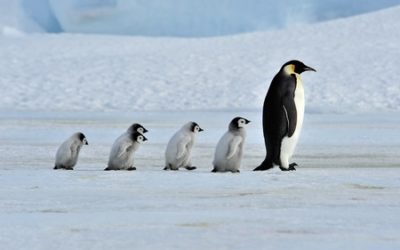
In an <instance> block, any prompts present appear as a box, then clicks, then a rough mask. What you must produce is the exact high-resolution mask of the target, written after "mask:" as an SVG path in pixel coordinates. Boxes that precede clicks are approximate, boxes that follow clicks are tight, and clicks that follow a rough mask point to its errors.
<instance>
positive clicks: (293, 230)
mask: <svg viewBox="0 0 400 250" xmlns="http://www.w3.org/2000/svg"><path fill="white" fill-rule="evenodd" d="M236 115H241V116H244V117H246V118H248V119H250V120H251V121H252V122H251V123H250V124H249V125H248V126H247V132H248V137H247V140H246V144H245V153H244V160H243V165H242V167H241V173H239V174H232V173H217V174H215V173H211V172H210V171H211V168H212V167H211V162H212V156H213V151H214V149H215V145H216V143H217V141H218V139H219V137H220V136H222V134H223V133H224V132H225V131H226V129H227V126H228V122H229V121H230V119H231V118H233V117H234V116H236ZM1 117H2V119H1V120H0V221H1V227H0V245H1V246H2V248H4V249H8V250H13V249H26V248H29V249H55V248H56V249H294V248H295V249H307V250H309V249H350V250H356V249H363V250H365V249H371V250H372V249H398V248H399V247H400V234H399V232H400V217H399V211H400V168H399V166H400V160H399V158H398V155H399V154H400V137H399V133H398V131H399V129H400V121H399V120H400V116H399V115H398V114H376V115H371V114H368V115H320V114H318V115H315V114H312V115H307V116H306V117H305V124H304V127H303V133H302V137H301V139H300V144H299V147H298V149H299V150H298V151H297V153H296V155H295V157H294V159H293V160H294V161H296V162H297V163H298V164H299V167H298V170H297V171H296V172H290V173H288V172H281V171H280V170H279V169H273V170H271V171H268V172H252V171H251V170H252V168H254V167H255V166H256V165H257V164H259V163H260V162H261V160H262V159H263V156H264V153H265V152H264V146H263V144H262V136H261V135H260V133H261V131H262V130H261V121H260V117H261V114H260V113H259V112H248V111H246V112H244V111H243V112H241V111H230V112H188V111H186V112H132V113H114V112H113V113H106V114H105V113H90V114H88V113H87V112H67V113H63V112H56V113H45V112H5V113H4V112H3V113H1ZM188 120H195V121H197V122H198V123H199V124H200V125H201V126H202V127H203V128H204V129H205V131H204V132H201V133H199V134H198V136H197V140H196V143H195V145H194V148H193V163H194V164H195V165H196V166H197V167H198V169H197V170H194V171H191V172H189V171H186V170H180V171H177V172H175V171H163V170H162V168H163V167H164V165H163V164H164V158H163V153H164V150H165V147H166V145H167V142H168V139H169V138H170V136H172V135H173V133H174V132H175V131H176V130H177V129H179V128H180V126H181V125H182V124H183V123H185V122H186V121H188ZM132 122H140V123H141V124H143V125H144V126H145V127H146V128H147V129H149V132H148V133H147V134H146V137H147V138H149V141H147V142H146V143H144V144H143V145H141V147H140V148H139V150H138V151H137V152H136V154H135V155H136V161H135V162H136V167H137V171H133V172H127V171H122V172H121V171H120V172H108V171H107V172H105V171H102V169H104V168H105V166H106V163H107V157H108V154H109V151H110V148H111V145H112V143H113V141H114V140H115V138H116V137H117V136H118V135H119V134H121V133H123V132H124V131H125V130H126V128H127V127H128V126H129V125H130V124H131V123H132ZM76 131H82V132H84V133H85V135H86V136H87V138H88V140H89V145H88V146H85V147H83V148H82V151H81V155H80V159H79V161H78V164H77V166H76V168H75V170H74V171H63V170H62V171H58V170H57V171H56V170H52V167H53V166H54V165H53V164H54V156H55V153H56V150H57V147H58V146H59V144H60V143H61V142H62V141H63V140H64V139H65V138H67V137H68V136H70V135H71V134H72V133H73V132H76Z"/></svg>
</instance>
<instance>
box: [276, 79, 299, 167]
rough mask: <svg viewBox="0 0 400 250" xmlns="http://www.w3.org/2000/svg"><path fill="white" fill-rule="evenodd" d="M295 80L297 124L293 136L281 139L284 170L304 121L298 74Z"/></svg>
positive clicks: (287, 165) (281, 156)
mask: <svg viewBox="0 0 400 250" xmlns="http://www.w3.org/2000/svg"><path fill="white" fill-rule="evenodd" d="M296 78H297V79H296V82H297V85H296V90H295V93H294V103H295V105H296V111H297V123H296V129H295V131H294V133H293V135H292V136H291V137H288V136H285V137H284V138H283V139H282V144H281V154H280V158H281V164H282V167H284V168H289V159H290V158H291V157H292V155H293V153H294V150H295V148H296V145H297V141H298V140H299V136H300V132H301V128H302V126H303V119H304V105H305V101H304V87H303V83H302V82H301V78H300V76H299V75H298V74H296Z"/></svg>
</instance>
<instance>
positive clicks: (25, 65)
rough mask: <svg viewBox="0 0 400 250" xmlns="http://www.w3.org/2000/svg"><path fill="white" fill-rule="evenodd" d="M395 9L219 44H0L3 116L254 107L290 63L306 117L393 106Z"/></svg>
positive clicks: (135, 40) (398, 28)
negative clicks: (308, 69)
mask: <svg viewBox="0 0 400 250" xmlns="http://www.w3.org/2000/svg"><path fill="white" fill-rule="evenodd" d="M399 11H400V8H398V7H396V8H392V9H387V10H383V11H380V12H375V13H371V14H366V15H362V16H357V17H352V18H348V19H341V20H336V21H332V22H327V23H321V24H317V25H309V26H303V27H302V28H291V29H288V30H282V31H270V32H259V33H251V34H246V35H236V36H227V37H220V38H207V39H205V38H203V39H182V38H144V37H128V36H115V37H114V36H99V35H96V36H91V35H71V34H61V35H35V36H26V37H20V38H13V37H3V38H0V48H1V49H0V88H1V89H2V98H1V99H0V109H2V110H9V109H11V110H15V109H19V110H121V111H123V110H135V109H136V110H166V109H168V110H183V109H184V110H187V109H197V110H221V109H230V110H231V109H236V110H237V109H257V110H258V109H261V107H262V103H263V99H264V96H265V93H266V91H267V88H268V85H269V83H270V81H271V79H272V77H273V76H274V75H275V74H276V72H277V70H279V68H280V66H281V65H282V64H283V63H284V62H285V61H287V60H289V59H292V58H297V59H301V60H302V61H304V62H305V63H306V64H309V65H310V66H313V67H314V68H316V69H317V70H318V72H317V73H308V74H307V73H304V74H303V81H304V84H305V91H306V98H307V105H306V111H307V112H352V113H353V112H378V111H398V110H399V109H400V84H399V76H398V70H397V67H398V58H400V49H399V46H400V45H399V37H400V15H399Z"/></svg>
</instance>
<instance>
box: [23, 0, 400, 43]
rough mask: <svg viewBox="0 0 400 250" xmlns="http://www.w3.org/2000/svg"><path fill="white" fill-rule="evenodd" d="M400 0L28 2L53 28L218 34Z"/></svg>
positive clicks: (45, 25)
mask: <svg viewBox="0 0 400 250" xmlns="http://www.w3.org/2000/svg"><path fill="white" fill-rule="evenodd" d="M399 3H400V0H381V1H375V0H352V1H348V0H339V1H338V0H325V1H318V0H308V1H301V2H300V1H294V0H283V1H282V0H281V1H272V0H269V1H266V0H253V1H251V4H249V2H248V1H244V0H229V1H227V0H224V1H214V0H206V1H205V0H201V1H200V0H192V1H186V0H173V1H166V0H152V1H141V0H72V1H71V0H67V1H65V0H64V1H62V0H36V1H31V0H22V4H23V6H24V10H25V12H26V13H28V16H29V17H31V19H33V20H34V21H36V22H37V23H39V24H40V25H41V26H42V27H43V28H44V29H45V30H47V31H49V32H58V31H60V30H63V31H65V32H77V33H103V34H128V35H145V36H148V35H150V36H186V37H187V36H189V37H201V36H215V35H227V34H236V33H242V32H251V31H259V30H266V29H276V28H282V27H290V26H292V25H301V24H304V23H313V22H319V21H324V20H329V19H334V18H340V17H346V16H351V15H355V14H360V13H364V12H369V11H373V10H377V9H381V8H385V7H390V6H393V5H396V4H399Z"/></svg>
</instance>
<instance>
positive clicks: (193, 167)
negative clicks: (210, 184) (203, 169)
mask: <svg viewBox="0 0 400 250" xmlns="http://www.w3.org/2000/svg"><path fill="white" fill-rule="evenodd" d="M185 168H186V169H187V170H195V169H196V168H197V167H195V166H187V167H185Z"/></svg>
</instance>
